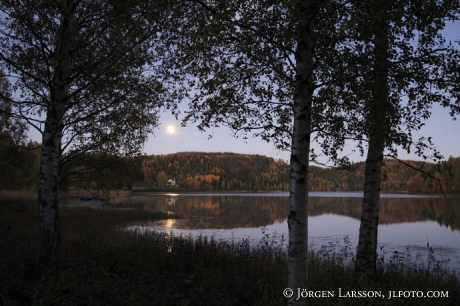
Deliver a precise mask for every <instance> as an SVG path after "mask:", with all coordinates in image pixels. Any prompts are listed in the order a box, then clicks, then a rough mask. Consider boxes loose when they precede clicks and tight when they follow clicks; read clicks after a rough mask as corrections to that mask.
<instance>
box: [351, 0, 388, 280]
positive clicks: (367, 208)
mask: <svg viewBox="0 0 460 306" xmlns="http://www.w3.org/2000/svg"><path fill="white" fill-rule="evenodd" d="M386 5H388V3H387V1H386V0H383V1H380V2H379V3H377V4H376V6H377V7H378V10H377V12H376V14H375V16H376V18H375V20H376V23H375V25H374V31H375V36H374V68H373V82H374V85H373V90H372V98H371V99H370V101H369V103H368V108H369V110H368V117H367V125H368V137H369V148H368V153H367V158H366V169H365V173H364V196H363V206H362V207H363V208H362V215H361V224H360V228H359V240H358V251H357V255H356V271H357V272H359V273H364V274H366V275H367V276H368V277H370V278H373V277H375V276H376V272H377V266H376V264H377V234H378V232H377V229H378V224H379V212H380V188H381V183H382V163H383V154H384V150H385V143H386V137H388V134H389V132H390V128H391V113H392V105H391V103H390V101H389V90H388V70H389V66H388V24H387V23H388V22H387V9H386Z"/></svg>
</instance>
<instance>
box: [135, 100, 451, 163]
mask: <svg viewBox="0 0 460 306" xmlns="http://www.w3.org/2000/svg"><path fill="white" fill-rule="evenodd" d="M180 119H181V118H179V121H176V119H175V118H174V116H172V115H170V114H168V113H162V114H161V117H160V123H161V125H160V127H159V129H158V130H156V132H155V135H151V137H150V138H149V141H148V142H147V143H146V145H145V148H144V149H145V152H146V153H147V154H149V155H150V154H169V153H176V152H186V151H195V152H234V153H246V154H260V155H266V156H270V157H273V158H276V159H279V158H280V159H283V160H285V161H289V155H290V152H287V151H279V150H277V149H275V148H274V146H273V145H272V144H270V143H266V142H265V141H262V140H261V139H260V138H251V137H249V139H248V140H246V141H245V140H243V139H241V138H238V139H237V138H235V137H233V136H232V132H231V131H230V130H229V129H228V128H226V127H220V128H217V129H214V130H208V131H206V132H200V131H199V130H198V129H197V128H196V126H194V125H193V124H189V125H188V126H187V127H185V128H183V127H180ZM458 119H460V117H458ZM169 125H173V126H175V128H176V131H175V133H174V134H170V133H168V130H167V127H168V126H169ZM210 134H212V135H213V136H212V138H211V139H208V136H209V135H210ZM459 135H460V121H453V120H452V118H451V117H450V115H449V113H448V111H447V110H446V109H443V108H442V107H434V108H433V109H432V116H431V118H430V119H429V120H428V121H426V125H425V126H424V127H423V129H422V130H421V131H420V132H417V133H414V138H417V139H418V138H419V137H422V136H425V137H428V136H431V137H433V142H434V144H435V145H436V147H437V149H438V150H439V151H440V152H441V153H442V154H443V155H444V157H445V158H448V157H449V155H453V156H456V157H457V156H460V141H459V139H460V137H459ZM316 146H317V145H316ZM353 148H354V145H353V143H350V144H349V145H348V146H347V151H351V150H352V149H353ZM317 150H319V147H318V149H317ZM349 157H350V159H351V160H352V161H354V162H358V161H363V160H365V157H361V156H360V155H359V154H357V153H356V154H352V155H350V156H349ZM399 157H400V158H402V159H411V160H423V159H422V158H420V157H417V156H416V155H415V154H413V153H411V154H407V153H405V152H402V151H400V152H399ZM326 161H327V159H322V160H321V162H326Z"/></svg>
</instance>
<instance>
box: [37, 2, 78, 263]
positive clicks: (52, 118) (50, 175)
mask: <svg viewBox="0 0 460 306" xmlns="http://www.w3.org/2000/svg"><path fill="white" fill-rule="evenodd" d="M68 2H69V1H67V0H62V1H60V3H59V9H60V11H61V24H60V26H61V31H60V35H59V37H58V39H57V42H56V55H55V57H56V65H55V69H54V75H53V78H52V80H51V84H50V99H49V100H48V101H47V112H46V119H45V130H44V131H43V133H42V151H41V163H40V181H39V188H38V202H39V206H40V209H39V218H40V234H41V252H40V261H41V263H42V264H43V265H45V266H50V265H55V264H57V263H58V261H59V258H60V256H61V227H60V219H59V188H60V183H61V175H60V172H61V155H62V148H61V142H62V133H63V130H64V121H63V119H64V114H65V108H66V105H67V103H68V101H67V99H68V96H67V95H68V89H69V83H68V82H69V75H70V67H71V50H72V43H71V42H72V39H73V37H74V36H73V34H74V24H75V21H74V14H75V11H74V9H75V8H74V7H72V5H71V4H69V3H68Z"/></svg>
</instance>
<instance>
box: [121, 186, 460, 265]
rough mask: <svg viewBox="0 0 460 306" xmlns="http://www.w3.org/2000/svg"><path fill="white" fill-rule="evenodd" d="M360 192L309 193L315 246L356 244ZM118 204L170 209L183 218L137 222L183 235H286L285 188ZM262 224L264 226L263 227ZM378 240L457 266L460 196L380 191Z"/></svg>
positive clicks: (226, 237)
mask: <svg viewBox="0 0 460 306" xmlns="http://www.w3.org/2000/svg"><path fill="white" fill-rule="evenodd" d="M361 196H362V194H361V193H326V192H323V193H312V194H311V197H310V199H309V242H310V247H312V248H313V249H318V248H320V247H321V246H323V245H337V246H338V247H339V248H340V245H341V244H343V239H344V237H345V236H347V237H348V238H349V239H350V241H351V243H352V245H356V243H357V240H358V231H359V218H360V216H361V201H362V200H361ZM116 206H118V207H125V208H135V209H142V210H145V211H169V212H174V213H177V214H180V215H181V216H183V219H175V220H173V219H171V220H164V221H157V222H150V223H142V224H137V225H136V226H131V227H130V228H135V229H139V228H142V229H155V230H163V231H168V232H172V233H173V234H175V235H182V236H189V235H190V236H198V235H203V236H213V237H214V238H215V239H217V240H227V241H228V240H238V239H243V238H244V239H248V240H250V241H251V242H252V243H258V242H259V241H260V239H261V238H262V236H263V235H266V234H267V233H268V234H269V235H270V236H271V238H274V239H276V240H278V243H282V241H283V240H284V241H285V242H284V243H286V240H287V237H288V229H287V222H286V219H287V214H288V210H289V197H288V194H287V193H270V194H263V193H261V194H162V195H158V194H151V195H149V194H145V195H139V196H133V197H130V198H124V199H120V200H118V203H116ZM262 229H263V230H262ZM378 240H379V245H380V246H382V247H383V248H384V250H385V252H386V253H390V254H392V253H393V252H394V251H395V250H396V251H399V252H401V251H404V250H406V248H407V247H409V249H411V251H414V252H419V251H420V252H426V248H427V243H429V244H430V246H432V247H433V248H434V250H435V252H436V253H437V255H438V256H441V257H445V258H449V259H450V261H451V264H450V265H449V266H450V267H451V268H454V269H456V270H458V271H460V198H443V197H431V196H408V195H383V196H382V199H381V209H380V226H379V237H378Z"/></svg>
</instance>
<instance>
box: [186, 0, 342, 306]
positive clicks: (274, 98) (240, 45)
mask: <svg viewBox="0 0 460 306" xmlns="http://www.w3.org/2000/svg"><path fill="white" fill-rule="evenodd" d="M195 3H197V4H198V5H196V6H194V5H191V6H190V16H193V17H190V19H189V21H188V23H186V24H187V27H186V28H184V29H180V31H181V33H182V34H183V35H186V36H187V37H191V39H187V40H186V41H187V44H188V48H189V49H188V50H189V51H188V52H187V54H184V55H183V60H181V62H182V63H186V70H187V72H188V73H190V75H192V76H193V77H195V79H194V80H193V81H192V82H191V84H190V85H191V86H194V88H195V96H194V97H193V99H192V100H191V102H190V104H189V107H190V111H189V113H188V114H187V116H186V118H185V121H192V122H197V123H198V127H199V128H200V129H201V130H206V129H207V128H210V127H218V126H221V125H224V126H228V127H230V128H231V129H232V130H233V131H234V132H235V135H236V136H237V137H238V136H242V137H244V138H247V137H248V135H249V133H252V134H253V135H254V136H258V137H261V138H262V139H264V140H266V141H268V142H271V143H273V144H274V145H275V146H276V147H278V148H281V149H288V150H290V151H291V159H290V167H291V172H290V183H291V184H290V185H291V186H290V204H289V214H288V226H289V245H288V272H289V276H288V287H290V288H292V289H293V290H294V292H295V293H296V292H297V289H298V288H300V289H303V288H307V287H308V283H307V279H308V272H307V261H308V224H307V220H308V219H307V217H308V166H309V160H310V158H311V157H312V156H311V155H310V152H311V150H310V142H311V139H312V136H311V135H312V133H314V132H315V131H317V129H320V126H319V125H321V124H322V122H321V120H322V119H323V118H322V117H321V116H318V115H316V113H315V107H314V99H315V93H317V92H318V90H319V88H321V87H322V86H325V84H326V83H327V82H329V81H330V77H331V76H332V75H334V70H337V68H336V66H335V64H336V61H328V59H332V58H335V57H336V56H338V55H337V52H338V50H337V49H336V48H335V45H336V43H337V39H338V37H336V36H335V34H336V32H335V25H334V23H333V20H334V18H338V16H337V15H336V14H337V12H339V10H337V7H336V5H337V4H336V3H335V2H327V3H326V2H322V1H313V0H310V1H282V2H279V1H271V0H267V1H250V2H247V1H230V2H227V1H225V2H224V1H213V2H206V1H195ZM319 69H321V70H323V69H324V71H327V72H324V73H322V74H319V73H318V70H319ZM314 124H315V126H314ZM306 302H307V301H306V299H297V296H296V295H295V294H293V295H292V296H291V297H290V298H289V299H288V303H289V305H300V304H305V303H306Z"/></svg>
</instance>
